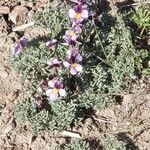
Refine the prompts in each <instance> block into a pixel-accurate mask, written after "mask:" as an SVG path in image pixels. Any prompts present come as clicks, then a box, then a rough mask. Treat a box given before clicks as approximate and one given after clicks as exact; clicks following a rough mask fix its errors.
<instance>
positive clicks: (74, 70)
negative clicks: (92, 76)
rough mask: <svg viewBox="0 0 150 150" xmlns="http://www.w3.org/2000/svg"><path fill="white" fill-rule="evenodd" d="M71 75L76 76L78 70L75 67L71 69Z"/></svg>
mask: <svg viewBox="0 0 150 150" xmlns="http://www.w3.org/2000/svg"><path fill="white" fill-rule="evenodd" d="M70 73H71V74H72V75H76V74H77V73H78V72H77V70H76V69H75V68H74V67H71V68H70Z"/></svg>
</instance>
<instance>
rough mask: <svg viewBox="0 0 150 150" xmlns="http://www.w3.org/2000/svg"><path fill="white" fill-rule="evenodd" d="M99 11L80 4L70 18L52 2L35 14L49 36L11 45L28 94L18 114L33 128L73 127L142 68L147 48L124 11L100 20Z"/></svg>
mask: <svg viewBox="0 0 150 150" xmlns="http://www.w3.org/2000/svg"><path fill="white" fill-rule="evenodd" d="M95 5H96V4H95ZM95 13H96V12H95ZM95 13H94V12H91V13H89V11H88V9H87V8H85V7H83V5H82V4H81V3H77V4H75V6H74V7H73V8H71V9H69V14H68V15H69V18H70V19H66V14H64V12H60V10H59V8H56V9H54V8H51V7H50V8H49V9H48V10H47V11H45V12H44V13H43V12H42V13H38V14H37V16H36V17H35V20H36V22H37V25H40V26H43V27H44V28H46V29H47V31H48V35H47V37H46V38H40V39H31V40H30V41H29V42H28V43H27V40H26V39H25V38H22V39H20V40H19V41H17V42H16V43H15V44H14V45H13V47H12V49H11V50H12V52H13V58H12V60H13V66H14V68H15V69H16V70H17V71H18V72H19V73H21V74H22V77H23V79H24V81H26V82H24V83H25V84H26V85H24V87H25V92H26V93H29V94H28V96H27V97H26V98H25V99H23V100H22V101H20V103H19V104H18V105H17V106H16V108H15V117H16V118H17V120H18V121H19V120H21V121H26V122H28V123H29V125H30V126H31V127H32V129H33V131H35V132H38V131H40V130H45V129H48V130H50V131H54V130H62V129H70V128H71V127H72V126H73V125H75V124H76V123H78V121H79V120H81V119H83V118H84V116H85V114H84V112H85V110H86V109H92V110H94V109H96V108H100V107H104V106H108V105H110V104H111V103H112V102H115V99H116V97H117V96H118V95H120V91H121V90H124V89H125V88H126V87H125V84H124V83H125V78H131V77H132V76H134V75H136V74H140V73H141V71H142V69H143V68H142V67H143V66H142V65H141V63H142V61H143V59H144V58H145V57H147V52H146V51H143V50H139V49H138V50H137V49H136V48H135V47H134V44H133V42H132V38H131V33H130V30H129V28H128V27H127V26H126V25H125V23H124V21H123V19H122V16H121V15H120V14H118V15H117V16H116V17H111V16H109V15H108V14H104V15H103V16H102V19H101V20H99V15H97V14H95ZM89 14H93V15H94V14H95V16H93V15H91V16H90V15H89ZM43 16H44V18H43ZM106 18H107V19H106ZM112 20H113V21H112ZM110 22H111V23H110ZM141 53H142V54H143V53H144V55H141ZM139 64H140V65H139Z"/></svg>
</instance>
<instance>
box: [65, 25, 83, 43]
mask: <svg viewBox="0 0 150 150" xmlns="http://www.w3.org/2000/svg"><path fill="white" fill-rule="evenodd" d="M81 31H82V30H81V28H80V26H74V27H72V28H71V29H70V30H67V31H66V32H65V35H64V36H63V39H64V40H65V41H66V42H67V45H73V44H75V43H76V41H77V38H78V36H79V33H81Z"/></svg>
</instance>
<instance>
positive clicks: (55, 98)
mask: <svg viewBox="0 0 150 150" xmlns="http://www.w3.org/2000/svg"><path fill="white" fill-rule="evenodd" d="M49 98H50V100H51V101H55V100H57V99H58V93H52V94H51V95H50V97H49Z"/></svg>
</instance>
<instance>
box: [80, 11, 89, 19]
mask: <svg viewBox="0 0 150 150" xmlns="http://www.w3.org/2000/svg"><path fill="white" fill-rule="evenodd" d="M81 16H82V18H85V19H87V18H88V11H87V10H82V12H81Z"/></svg>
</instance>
